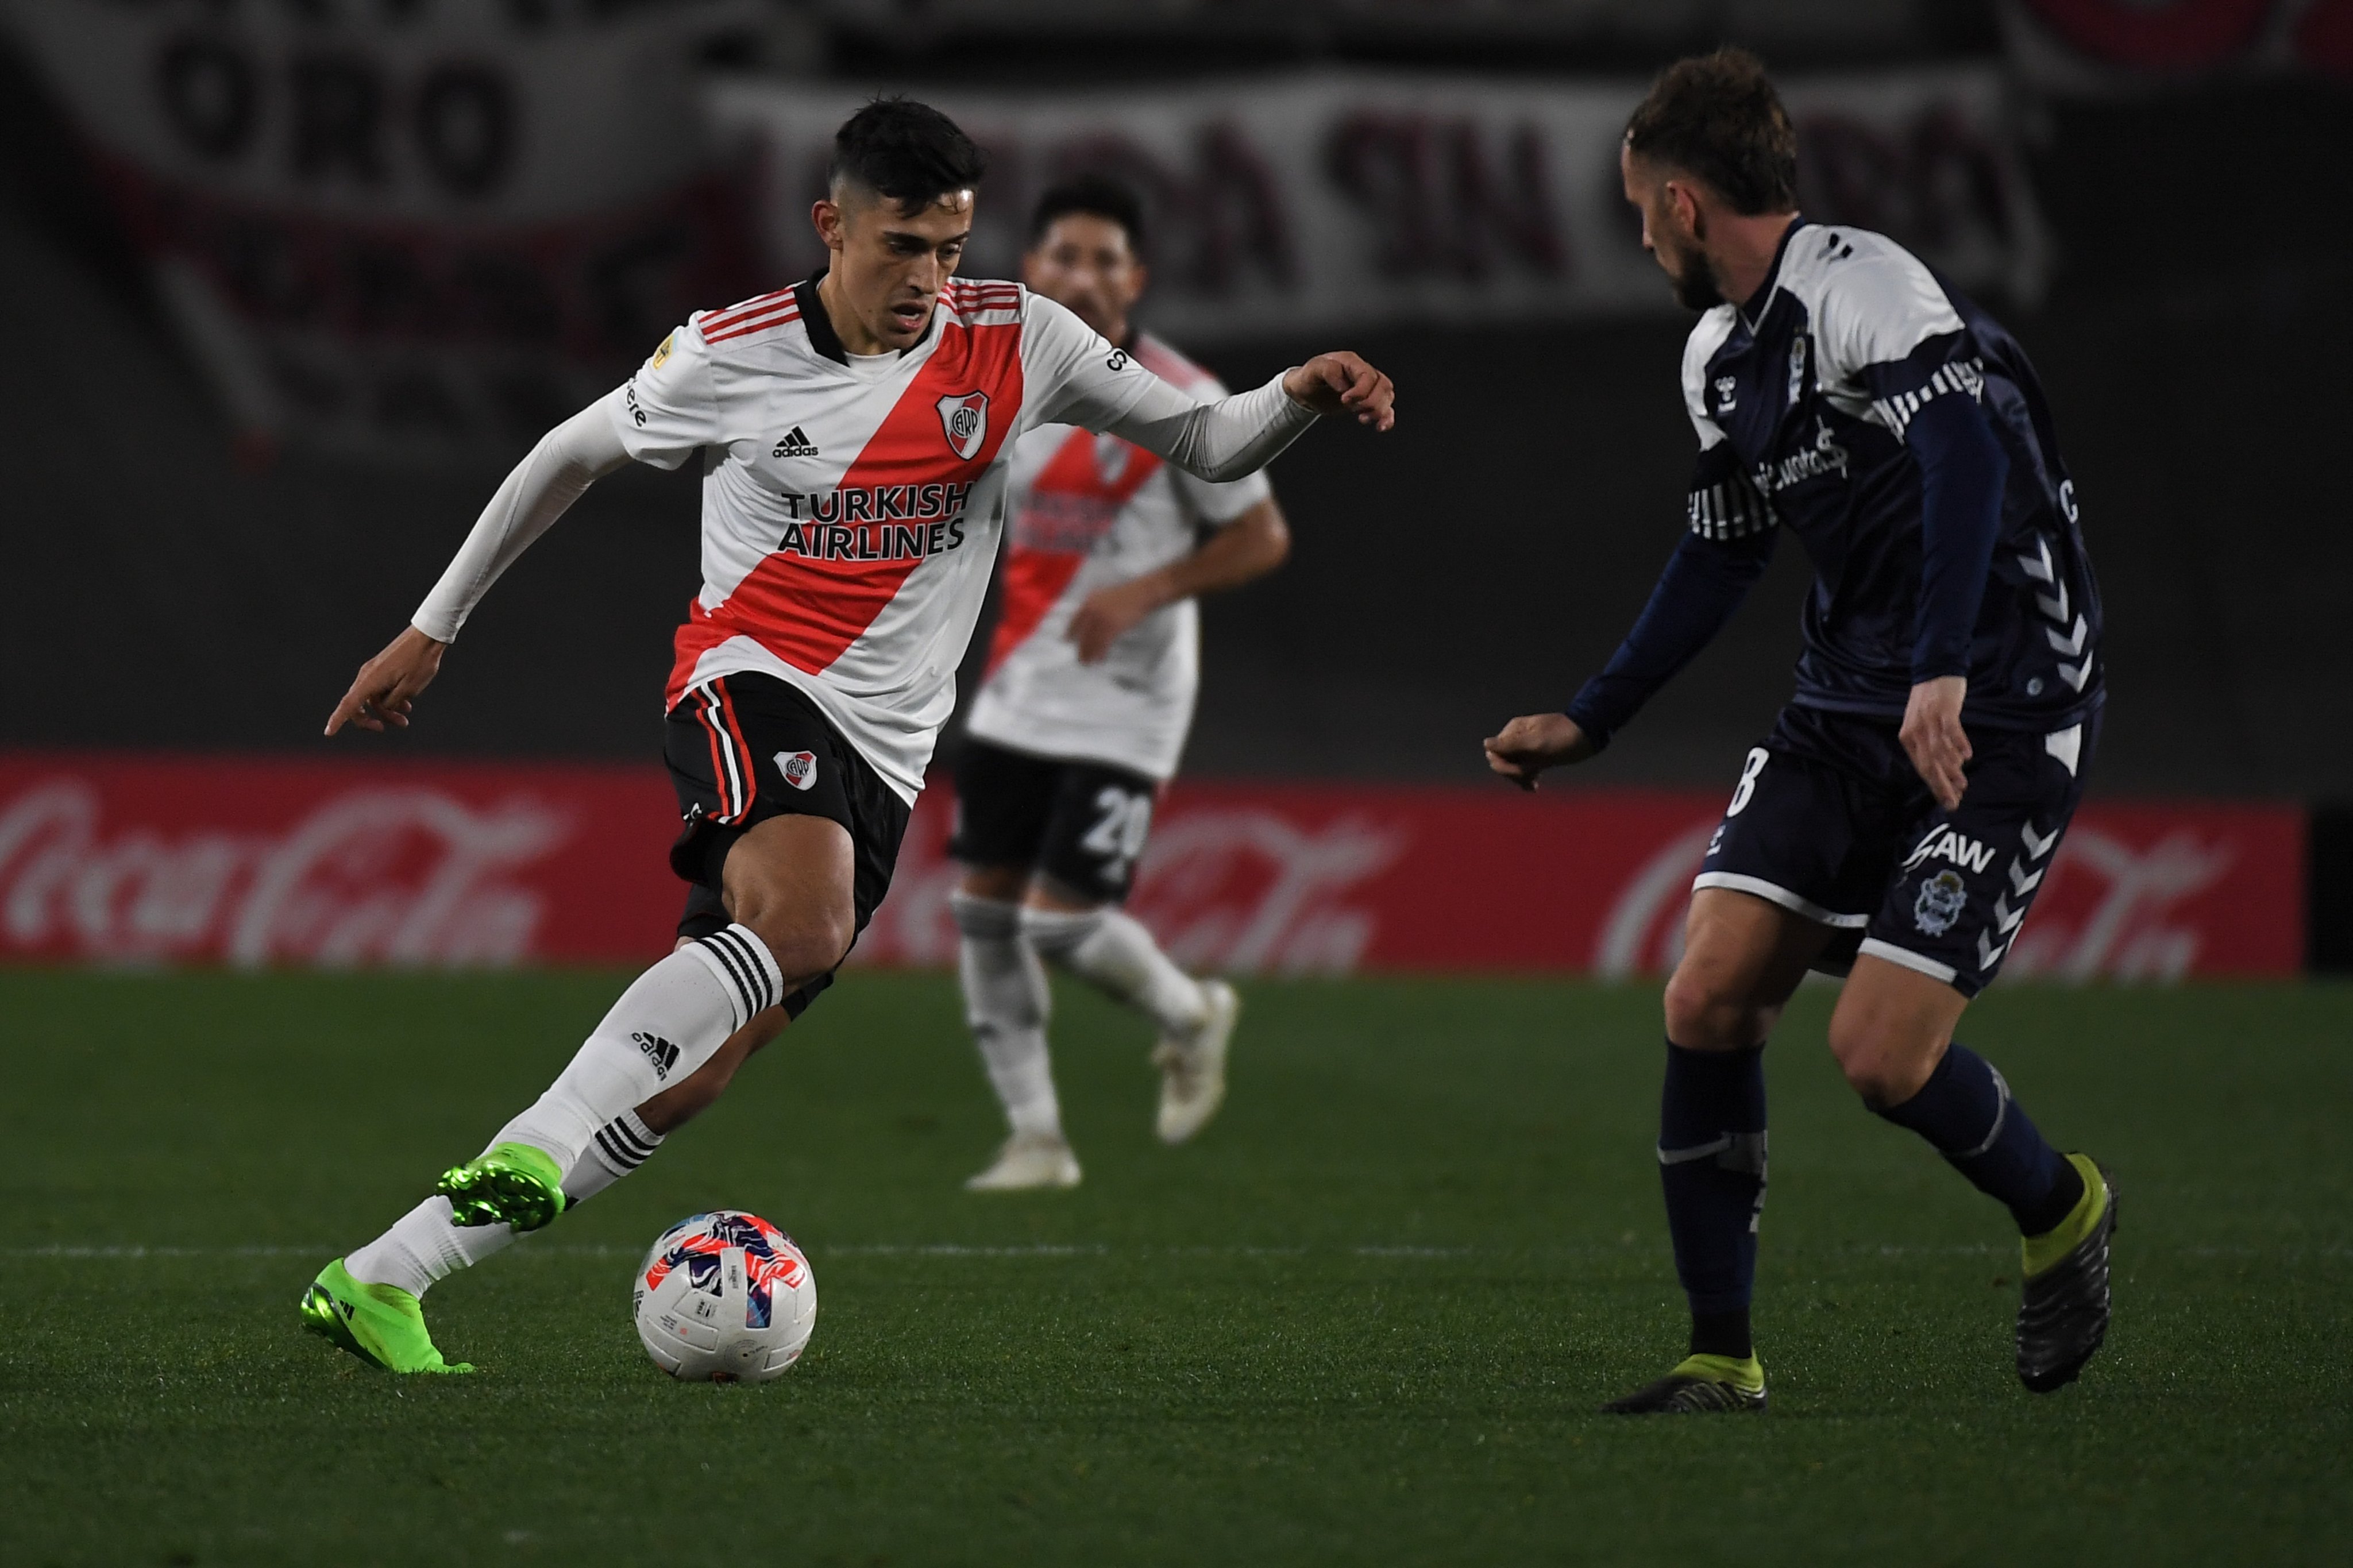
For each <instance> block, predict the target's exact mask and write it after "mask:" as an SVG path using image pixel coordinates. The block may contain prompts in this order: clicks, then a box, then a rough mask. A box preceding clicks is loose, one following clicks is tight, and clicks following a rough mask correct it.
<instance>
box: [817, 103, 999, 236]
mask: <svg viewBox="0 0 2353 1568" xmlns="http://www.w3.org/2000/svg"><path fill="white" fill-rule="evenodd" d="M987 172H988V154H987V153H983V152H982V151H981V150H980V149H979V148H978V147H976V146H974V145H973V142H972V138H971V137H969V136H966V135H965V133H964V132H963V131H961V130H960V129H958V128H957V125H956V122H955V121H953V120H950V119H949V118H948V117H947V116H946V115H944V114H942V113H941V112H940V111H939V110H936V109H934V108H933V107H932V106H931V105H930V104H928V103H917V102H915V101H914V100H912V99H906V98H878V99H876V100H874V101H873V102H871V103H870V104H868V105H867V106H866V107H865V108H863V109H861V110H859V111H858V112H857V113H855V114H853V115H851V116H850V117H849V119H848V120H845V121H842V123H841V129H840V130H839V131H837V132H834V134H833V164H832V167H831V168H829V169H828V171H827V183H828V184H841V183H843V182H845V181H847V182H849V183H851V184H860V185H863V186H865V187H866V188H867V189H868V190H870V191H873V192H876V193H878V194H879V195H883V196H887V197H888V198H890V199H891V200H892V201H893V202H896V203H897V204H898V205H899V210H900V211H901V212H902V213H913V212H915V211H917V210H918V209H920V208H923V207H926V206H929V205H931V204H932V203H934V202H935V201H937V200H938V199H939V198H940V197H942V196H944V195H947V194H948V193H949V192H951V191H964V190H970V189H971V188H972V187H973V186H975V185H976V184H980V181H981V176H982V175H984V174H987Z"/></svg>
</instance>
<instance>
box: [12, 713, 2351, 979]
mask: <svg viewBox="0 0 2353 1568" xmlns="http://www.w3.org/2000/svg"><path fill="white" fill-rule="evenodd" d="M1722 808H1723V806H1722V802H1721V801H1720V800H1719V799H1718V798H1717V797H1715V795H1707V794H1690V793H1680V792H1599V791H1597V792H1583V791H1574V790H1564V791H1559V792H1550V791H1547V792H1546V793H1545V794H1542V795H1534V796H1524V795H1516V794H1513V793H1511V792H1509V791H1507V790H1504V789H1503V788H1501V787H1500V786H1499V787H1497V788H1495V789H1492V790H1491V789H1483V788H1477V787H1469V788H1458V787H1442V788H1413V787H1403V786H1384V785H1368V784H1239V783H1215V782H1199V783H1195V782H1187V783H1183V784H1178V785H1177V787H1176V789H1175V790H1174V791H1173V792H1172V793H1171V795H1170V796H1169V798H1168V799H1167V801H1166V803H1165V804H1164V805H1163V806H1162V809H1161V811H1160V814H1159V820H1158V822H1157V823H1156V824H1155V829H1154V832H1153V837H1152V842H1151V845H1150V847H1149V848H1148V849H1147V850H1146V852H1145V859H1144V863H1143V868H1142V871H1141V874H1140V878H1139V881H1138V886H1137V892H1136V897H1135V900H1134V906H1133V907H1134V910H1135V912H1136V913H1137V915H1138V916H1139V917H1140V918H1141V919H1143V920H1144V921H1145V922H1146V923H1147V924H1149V925H1150V926H1151V927H1152V928H1153V929H1154V930H1155V931H1157V932H1158V933H1159V934H1160V936H1161V938H1162V940H1163V941H1164V942H1166V944H1167V945H1168V947H1169V949H1170V951H1171V952H1174V953H1175V954H1176V956H1177V957H1178V959H1179V960H1180V961H1181V962H1183V963H1187V964H1188V965H1190V966H1192V967H1195V968H1197V969H1201V970H1216V971H1221V972H1225V973H1309V974H1332V973H1355V972H1359V971H1367V972H1369V971H1493V972H1522V973H1534V972H1557V973H1593V974H1599V975H1602V976H1609V977H1617V976H1624V975H1631V974H1641V973H1658V972H1660V971H1662V970H1663V969H1665V968H1667V967H1668V966H1670V965H1672V963H1673V961H1674V959H1675V956H1676V954H1677V951H1678V948H1679V944H1680V941H1681V930H1682V915H1683V907H1684V904H1685V902H1686V900H1687V899H1688V896H1689V889H1690V887H1691V879H1692V876H1693V874H1694V871H1695V870H1696V868H1697V867H1698V864H1699V860H1700V857H1701V855H1702V853H1703V852H1704V849H1705V847H1706V844H1707V837H1708V834H1709V832H1710V830H1711V829H1712V828H1713V827H1714V826H1715V822H1716V818H1717V816H1718V814H1719V813H1720V812H1721V810H1722ZM949 816H950V801H949V799H948V796H947V794H946V792H945V791H944V790H940V791H934V792H933V793H931V794H929V795H925V797H924V798H923V803H922V805H920V806H919V807H918V809H917V811H916V813H915V818H914V823H913V826H912V828H911V829H910V831H909V834H908V838H907V845H906V848H905V851H904V852H903V853H902V856H901V858H900V864H899V872H898V877H897V879H896V881H895V883H894V885H893V888H892V894H891V897H890V899H889V900H888V901H887V902H885V904H884V905H883V907H882V909H881V911H880V912H879V913H878V915H877V916H876V918H875V921H874V924H873V926H872V928H871V930H870V931H868V932H867V934H866V937H865V939H864V941H862V942H860V945H859V951H858V953H857V955H856V957H857V961H858V962H860V963H880V964H920V965H938V964H945V963H951V962H953V960H954V958H955V927H954V925H953V923H952V922H951V921H949V918H948V911H947V895H948V891H949V889H951V887H953V885H954V883H955V866H954V865H953V864H952V863H951V862H949V861H948V860H947V858H946V857H945V855H944V845H945V842H946V838H947V832H948V821H949ZM676 822H677V815H676V808H675V806H674V804H673V801H672V798H671V795H670V786H669V784H668V783H667V782H666V781H665V780H664V779H663V777H662V775H661V774H660V773H659V771H658V770H655V769H651V768H643V767H617V768H601V767H587V766H579V765H562V766H534V765H507V764H499V765H478V764H467V763H431V764H417V765H413V766H412V765H402V764H385V763H317V762H293V761H281V760H275V759H237V760H228V759H210V758H177V757H150V756H136V755H110V754H104V753H90V754H16V755H0V959H6V960H10V961H15V962H46V963H226V964H232V965H237V966H242V967H263V966H273V965H320V966H343V965H364V964H382V965H402V966H446V965H470V966H497V965H506V964H515V963H633V962H641V961H643V960H645V959H647V958H649V957H651V956H653V955H655V954H658V953H659V952H661V951H662V950H663V948H664V947H665V946H666V945H667V944H668V942H669V940H670V931H671V927H672V922H673V921H675V919H676V917H677V914H678V910H679V907H680V902H681V896H682V889H681V886H680V884H679V883H678V882H677V881H676V880H675V879H673V878H672V877H671V876H670V868H669V864H668V861H667V858H666V857H665V853H664V852H665V850H666V848H667V847H668V845H669V842H670V836H671V835H672V833H673V832H674V831H675V829H676ZM2304 840H2305V819H2304V813H2303V812H2302V810H2301V809H2300V808H2297V807H2295V806H2285V805H2218V804H2212V803H2160V802H2140V803H2130V804H2119V805H2105V804H2099V805H2091V806H2087V807H2086V808H2085V809H2084V812H2083V813H2082V815H2081V816H2079V817H2078V818H2077V820H2076V823H2075V826H2074V827H2073V830H2072V831H2071V832H2070V833H2069V835H2068V837H2067V840H2066V843H2065V845H2064V847H2063V848H2062V850H2061V851H2060V854H2059V858H2058V860H2057V862H2056V864H2055V865H2054V867H2053V869H2052V873H2051V878H2050V880H2049V881H2048V883H2046V885H2045V887H2044V889H2043V891H2042V896H2041V898H2040V900H2038V901H2037V903H2036V905H2035V908H2034V913H2033V916H2032V918H2031V920H2030V921H2028V922H2027V926H2026V929H2025V931H2023V932H2022V933H2021V936H2020V938H2019V941H2018V943H2017V945H2016V947H2015V948H2014V949H2013V952H2012V956H2011V960H2010V965H2009V968H2008V970H2007V973H2010V974H2011V975H2042V976H2048V977H2052V978H2056V979H2063V980H2073V981H2082V980H2090V979H2094V978H2111V979H2123V980H2147V981H2170V980H2178V979H2180V978H2182V977H2184V976H2188V975H2207V974H2288V973H2295V971H2297V970H2298V969H2299V968H2300V967H2301V965H2302V963H2303V956H2304V907H2305V900H2304V880H2305V843H2304Z"/></svg>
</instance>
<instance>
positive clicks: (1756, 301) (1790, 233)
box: [1740, 213, 1807, 332]
mask: <svg viewBox="0 0 2353 1568" xmlns="http://www.w3.org/2000/svg"><path fill="white" fill-rule="evenodd" d="M1806 223H1807V219H1806V215H1805V214H1803V213H1799V215H1798V216H1795V217H1793V218H1791V219H1790V220H1789V226H1788V227H1787V228H1785V229H1783V230H1782V231H1781V243H1780V244H1778V245H1777V246H1775V247H1773V265H1772V266H1770V267H1768V268H1766V269H1765V281H1764V282H1762V283H1759V284H1758V285H1757V292H1755V293H1754V294H1751V295H1750V296H1748V298H1747V299H1746V300H1743V301H1742V302H1741V306H1740V321H1741V324H1742V325H1744V326H1746V328H1747V329H1748V330H1749V331H1752V332H1754V331H1756V330H1757V328H1758V327H1760V326H1762V325H1763V324H1764V321H1765V309H1766V307H1767V306H1768V305H1770V304H1772V302H1773V290H1774V289H1777V288H1778V287H1779V286H1780V283H1781V262H1782V260H1783V258H1786V257H1787V256H1788V254H1789V241H1790V240H1792V239H1794V238H1796V237H1797V234H1798V231H1799V229H1801V228H1804V227H1805V226H1806Z"/></svg>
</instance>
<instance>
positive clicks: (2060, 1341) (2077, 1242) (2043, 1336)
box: [2018, 1154, 2116, 1394]
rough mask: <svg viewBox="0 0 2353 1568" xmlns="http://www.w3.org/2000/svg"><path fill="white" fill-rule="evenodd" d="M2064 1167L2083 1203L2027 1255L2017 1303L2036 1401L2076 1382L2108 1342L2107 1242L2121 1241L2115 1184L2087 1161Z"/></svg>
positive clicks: (2021, 1371)
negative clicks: (2080, 1189)
mask: <svg viewBox="0 0 2353 1568" xmlns="http://www.w3.org/2000/svg"><path fill="white" fill-rule="evenodd" d="M2067 1163H2069V1164H2071V1165H2073V1166H2074V1167H2075V1170H2076V1173H2078V1174H2079V1175H2081V1176H2082V1177H2083V1178H2084V1195H2083V1196H2082V1197H2081V1198H2079V1199H2078V1200H2076V1204H2075V1206H2074V1208H2073V1210H2072V1211H2070V1212H2069V1214H2068V1215H2067V1217H2066V1218H2065V1219H2063V1220H2061V1221H2060V1222H2059V1223H2058V1225H2056V1226H2053V1227H2052V1229H2050V1230H2049V1231H2047V1232H2045V1233H2044V1234H2042V1235H2041V1236H2030V1237H2027V1238H2026V1240H2025V1242H2024V1244H2023V1247H2024V1253H2025V1257H2024V1259H2023V1261H2024V1265H2025V1270H2024V1271H2025V1289H2024V1290H2023V1291H2022V1292H2021V1296H2020V1300H2019V1303H2018V1380H2019V1382H2021V1383H2022V1384H2026V1386H2027V1387H2028V1388H2030V1389H2031V1390H2033V1391H2034V1392H2035V1393H2037V1394H2049V1393H2050V1392H2052V1390H2053V1389H2057V1388H2064V1387H2065V1386H2066V1385H2067V1384H2071V1383H2073V1382H2074V1381H2075V1379H2076V1377H2077V1375H2078V1374H2080V1373H2082V1372H2083V1370H2084V1363H2086V1362H2088V1361H2090V1360H2091V1359H2092V1357H2093V1355H2094V1353H2095V1352H2097V1351H2098V1350H2099V1348H2100V1344H2101V1342H2103V1341H2105V1339H2106V1338H2107V1337H2108V1310H2109V1308H2108V1242H2109V1239H2110V1238H2111V1237H2114V1236H2115V1235H2116V1176H2115V1175H2114V1174H2113V1173H2110V1172H2109V1171H2108V1170H2107V1169H2106V1167H2105V1166H2103V1165H2102V1164H2100V1163H2099V1162H2098V1161H2096V1160H2094V1159H2093V1158H2092V1157H2091V1156H2090V1155H2088V1154H2070V1155H2068V1156H2067Z"/></svg>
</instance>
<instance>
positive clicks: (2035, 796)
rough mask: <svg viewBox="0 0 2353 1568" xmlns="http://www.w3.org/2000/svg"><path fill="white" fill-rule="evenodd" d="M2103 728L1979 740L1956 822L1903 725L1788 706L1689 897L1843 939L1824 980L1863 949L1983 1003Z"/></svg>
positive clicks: (2009, 733)
mask: <svg viewBox="0 0 2353 1568" xmlns="http://www.w3.org/2000/svg"><path fill="white" fill-rule="evenodd" d="M2099 729H2100V721H2099V715H2098V714H2097V713H2094V715H2093V716H2092V717H2091V718H2089V719H2086V720H2085V721H2083V722H2082V723H2081V724H2078V725H2073V726H2071V727H2070V728H2068V729H2065V730H2061V731H2054V732H2052V733H2051V734H2047V735H2046V734H2042V733H2041V732H2039V731H2025V730H1986V729H1976V730H1971V731H1969V745H1970V748H1971V750H1972V751H1973V752H1974V753H1975V754H1974V755H1973V756H1972V757H1971V759H1970V761H1969V763H1968V790H1967V791H1966V792H1964V794H1963V795H1962V796H1961V805H1960V809H1958V810H1957V811H1951V812H1947V811H1946V810H1945V809H1944V808H1943V807H1941V806H1939V805H1937V804H1936V797H1935V796H1934V795H1930V794H1929V793H1928V786H1927V785H1926V784H1924V783H1923V782H1921V779H1920V775H1919V774H1918V773H1915V772H1914V771H1913V767H1912V759H1911V758H1910V757H1908V756H1906V755H1905V752H1904V747H1903V744H1902V742H1899V741H1898V740H1897V739H1896V730H1897V726H1896V723H1895V721H1893V720H1889V719H1868V718H1862V717H1858V716H1854V715H1851V714H1844V713H1827V712H1823V711H1821V710H1818V709H1811V708H1799V707H1789V708H1785V709H1783V710H1781V717H1780V720H1779V721H1778V722H1777V723H1776V724H1775V725H1774V726H1773V732H1772V734H1770V735H1769V736H1767V737H1766V740H1765V743H1764V744H1763V745H1761V746H1758V747H1756V748H1755V749H1754V750H1752V751H1751V752H1749V753H1748V760H1747V763H1746V766H1744V767H1743V768H1742V769H1741V772H1740V783H1739V784H1738V786H1737V787H1736V788H1735V789H1734V790H1733V792H1732V804H1731V805H1728V806H1726V807H1725V813H1724V821H1723V823H1722V824H1721V825H1720V826H1718V827H1717V828H1716V830H1715V837H1713V838H1712V839H1710V840H1709V841H1708V850H1707V858H1706V860H1705V861H1704V862H1703V864H1702V866H1701V869H1700V874H1699V878H1698V879H1697V880H1696V881H1694V883H1693V884H1692V887H1693V888H1694V890H1696V889H1701V888H1729V889H1734V890H1735V891H1737V892H1743V893H1752V894H1754V895H1756V896H1757V898H1760V899H1764V900H1768V901H1769V902H1772V903H1776V904H1778V905H1780V906H1781V907H1782V908H1783V909H1785V910H1793V911H1795V912H1796V913H1798V914H1800V915H1803V916H1805V917H1806V918H1807V919H1808V920H1812V921H1820V922H1821V923H1822V924H1824V925H1826V926H1830V927H1831V928H1832V929H1833V930H1834V931H1836V933H1837V934H1836V936H1835V938H1834V939H1833V940H1832V942H1831V945H1830V946H1829V948H1827V949H1826V950H1824V952H1823V954H1822V956H1821V957H1820V959H1819V960H1817V961H1816V963H1815V965H1814V966H1815V967H1816V968H1817V969H1822V970H1826V971H1828V972H1829V973H1833V974H1843V973H1846V972H1847V970H1848V969H1849V968H1850V967H1852V964H1853V963H1854V959H1855V955H1856V953H1857V952H1867V953H1870V954H1871V955H1872V956H1873V957H1874V958H1881V959H1884V960H1886V961H1887V962H1888V963H1900V964H1902V965H1903V966H1904V967H1905V968H1906V969H1912V970H1917V971H1918V972H1919V973H1923V974H1926V975H1929V976H1931V977H1933V978H1935V979H1937V980H1941V981H1943V982H1944V983H1945V984H1947V985H1950V986H1951V987H1953V989H1955V990H1956V991H1958V992H1959V993H1960V994H1962V995H1964V996H1975V995H1976V994H1978V992H1979V991H1981V990H1983V989H1984V988H1985V987H1986V986H1987V985H1988V984H1990V983H1991V982H1992V980H1993V977H1994V975H1995V974H1996V973H1999V972H2000V969H2001V962H2002V959H2003V958H2004V957H2005V956H2007V955H2008V953H2009V952H2010V943H2011V942H2015V941H2016V940H2017V939H2018V931H2019V926H2020V924H2021V922H2022V921H2024V920H2025V919H2026V911H2027V910H2029V909H2030V908H2031V907H2032V905H2033V903H2034V897H2035V894H2036V893H2037V892H2038V891H2040V890H2041V889H2042V884H2043V881H2044V880H2045V879H2047V878H2048V877H2049V876H2050V873H2051V863H2052V856H2053V854H2054V853H2055V852H2056V851H2057V849H2058V847H2059V839H2060V837H2061V836H2062V835H2063V834H2064V833H2065V832H2066V831H2067V824H2068V822H2069V821H2070V820H2071V819H2072V818H2073V816H2074V815H2075V805H2076V803H2077V802H2078V801H2080V800H2081V799H2082V798H2083V795H2084V775H2085V773H2088V772H2089V771H2090V768H2091V763H2092V753H2093V751H2094V748H2095V747H2096V745H2097V742H2098V739H2099Z"/></svg>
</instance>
